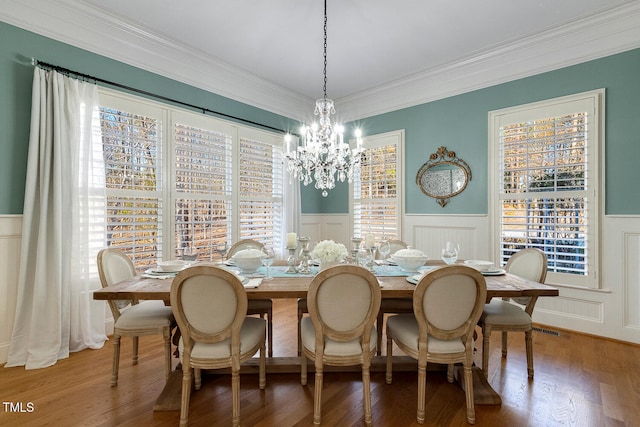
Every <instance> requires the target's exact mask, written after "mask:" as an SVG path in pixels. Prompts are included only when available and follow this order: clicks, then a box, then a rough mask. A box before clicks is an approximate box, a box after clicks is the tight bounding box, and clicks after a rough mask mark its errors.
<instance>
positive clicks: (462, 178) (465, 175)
mask: <svg viewBox="0 0 640 427" xmlns="http://www.w3.org/2000/svg"><path fill="white" fill-rule="evenodd" d="M469 181H471V168H470V167H469V165H468V164H467V162H465V161H464V160H462V159H459V158H458V157H457V156H456V153H455V151H448V150H447V149H446V148H445V147H440V148H438V151H437V152H435V153H433V154H431V156H429V161H428V162H426V163H425V164H423V165H422V166H421V167H420V169H419V170H418V174H417V176H416V183H417V184H418V186H419V187H420V190H422V192H423V193H424V194H426V195H427V196H429V197H433V198H434V199H436V202H437V203H438V204H439V205H440V206H442V207H444V206H445V205H446V204H447V203H448V202H449V199H450V198H451V197H453V196H455V195H458V194H460V193H462V191H464V189H465V188H466V187H467V184H468V183H469Z"/></svg>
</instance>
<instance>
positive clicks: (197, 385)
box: [193, 368, 202, 390]
mask: <svg viewBox="0 0 640 427" xmlns="http://www.w3.org/2000/svg"><path fill="white" fill-rule="evenodd" d="M193 376H194V377H195V378H196V380H195V388H196V390H200V387H202V371H201V370H200V368H193Z"/></svg>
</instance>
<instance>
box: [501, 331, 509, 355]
mask: <svg viewBox="0 0 640 427" xmlns="http://www.w3.org/2000/svg"><path fill="white" fill-rule="evenodd" d="M508 344H509V343H508V342H507V331H502V357H507V347H508Z"/></svg>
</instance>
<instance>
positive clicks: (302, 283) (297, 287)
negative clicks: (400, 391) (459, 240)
mask: <svg viewBox="0 0 640 427" xmlns="http://www.w3.org/2000/svg"><path fill="white" fill-rule="evenodd" d="M202 264H204V265H206V264H207V263H199V265H202ZM440 265H441V262H439V261H430V262H428V263H427V265H426V267H425V268H435V267H438V266H440ZM225 268H228V267H226V266H225ZM383 268H384V267H379V266H376V267H375V269H376V270H377V271H378V272H380V274H379V275H378V274H377V277H378V281H379V282H380V285H381V293H382V298H411V297H412V296H413V290H414V289H415V284H413V283H410V282H409V281H408V278H410V276H411V274H409V273H403V272H400V270H399V269H395V270H389V268H387V270H383ZM276 271H277V270H276ZM396 272H397V273H396ZM394 274H397V275H394ZM273 276H274V277H273V279H271V280H268V281H266V280H263V281H262V282H261V283H260V285H259V286H258V287H256V288H248V289H246V292H247V298H248V299H278V298H306V296H307V290H308V288H309V284H310V283H311V280H312V279H313V274H307V275H301V274H290V275H288V274H282V273H280V274H274V275H273ZM485 281H486V283H487V302H488V301H489V300H491V298H499V297H500V298H501V297H529V296H531V297H533V296H535V297H544V296H549V297H552V296H557V295H558V289H557V288H554V287H553V286H549V285H545V284H542V283H537V282H532V281H530V280H527V279H524V278H522V277H519V276H516V275H513V274H509V273H505V274H501V275H486V276H485ZM172 282H173V280H172V279H171V278H158V277H144V276H143V275H137V276H134V277H132V278H130V279H127V280H123V281H121V282H119V283H117V284H114V285H112V286H108V287H105V288H102V289H98V290H96V291H94V293H93V298H94V299H95V300H163V301H164V302H165V303H166V304H167V305H169V304H170V297H169V295H170V291H171V283H172ZM385 360H386V356H376V357H374V358H373V360H372V364H371V371H372V372H375V371H384V369H385ZM250 362H251V361H250ZM253 365H255V366H253ZM396 365H398V368H396V367H395V366H396ZM328 368H329V367H328ZM243 369H246V370H247V371H249V372H254V371H256V372H257V363H256V364H252V363H249V364H248V365H247V366H246V367H243ZM310 369H313V368H312V367H310ZM394 369H397V370H417V365H416V363H415V361H413V360H412V359H410V358H409V357H408V356H394ZM328 370H330V368H329V369H328ZM270 372H273V373H276V372H277V373H296V372H300V358H299V357H270V358H267V373H270ZM174 374H175V375H172V377H170V379H169V380H168V381H167V384H166V386H165V389H164V391H163V392H162V394H161V395H160V397H159V398H158V400H157V401H156V405H155V406H154V409H155V410H179V409H180V381H181V375H180V374H179V371H174ZM459 377H460V378H459V382H461V380H462V375H460V376H459ZM473 381H474V396H475V402H476V404H479V405H482V404H490V405H495V404H500V403H501V398H500V396H499V395H498V393H496V392H495V391H494V390H493V388H492V387H491V385H490V384H489V383H488V382H487V380H486V379H485V377H484V375H483V374H482V371H481V370H480V368H479V367H475V368H474V375H473ZM460 385H461V386H462V387H464V384H463V383H461V384H460Z"/></svg>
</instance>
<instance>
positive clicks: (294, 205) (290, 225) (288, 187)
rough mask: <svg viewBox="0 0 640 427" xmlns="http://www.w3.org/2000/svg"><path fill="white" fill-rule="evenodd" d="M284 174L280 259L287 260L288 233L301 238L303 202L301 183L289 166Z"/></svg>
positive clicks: (295, 142) (284, 168)
mask: <svg viewBox="0 0 640 427" xmlns="http://www.w3.org/2000/svg"><path fill="white" fill-rule="evenodd" d="M292 142H293V146H294V147H296V146H297V145H298V144H297V138H296V139H295V141H292ZM282 173H283V174H284V180H283V181H284V197H283V199H284V200H283V203H284V221H283V225H284V227H282V236H281V239H280V241H281V242H282V247H281V248H280V255H276V256H279V257H280V258H283V259H287V256H288V253H287V250H286V249H285V247H286V242H287V233H289V232H291V233H297V234H298V237H300V216H301V214H302V204H301V203H302V202H301V201H300V181H299V180H298V179H297V178H295V177H293V176H292V175H290V174H289V172H288V171H287V166H286V164H285V166H284V167H283V168H282Z"/></svg>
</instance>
